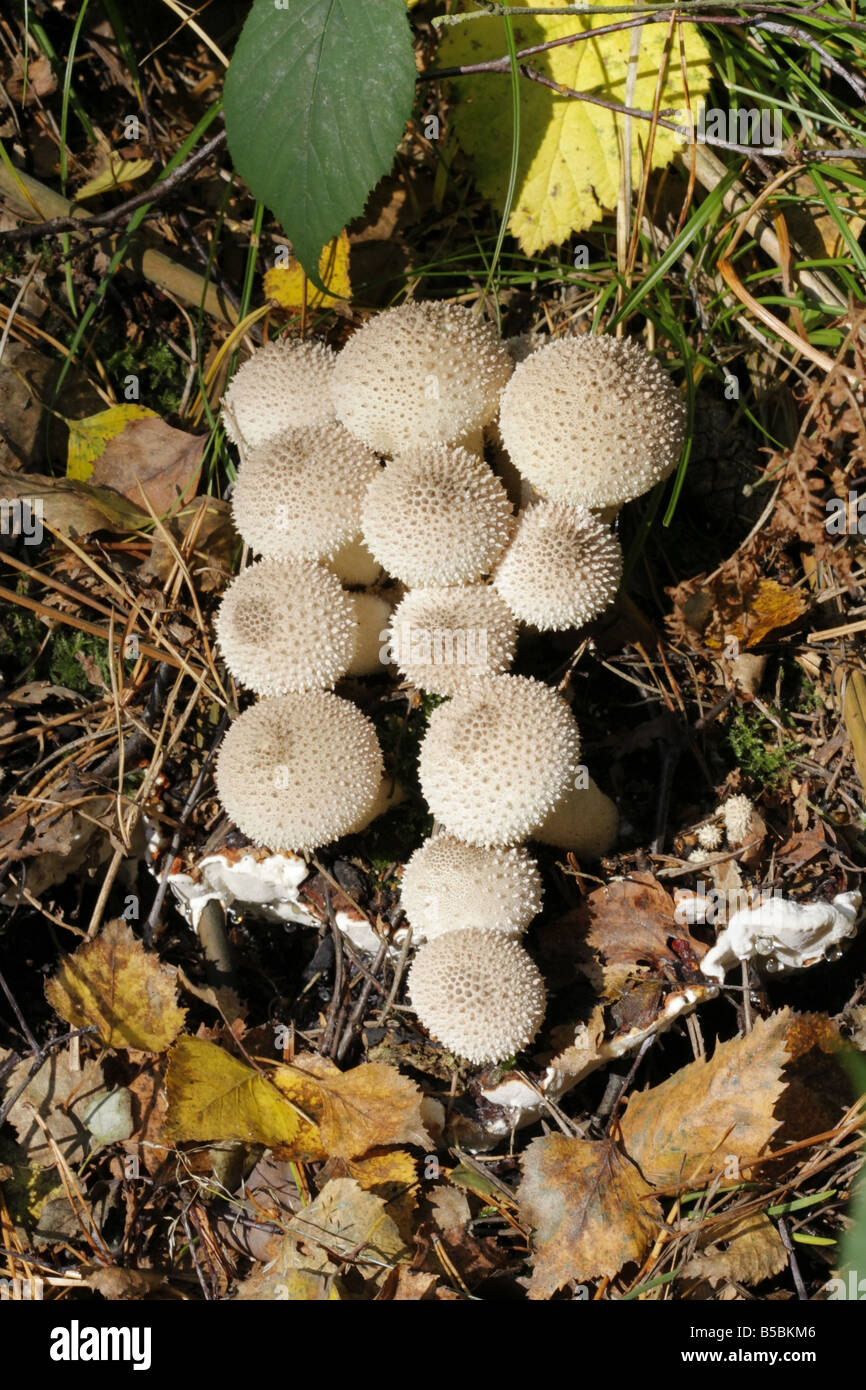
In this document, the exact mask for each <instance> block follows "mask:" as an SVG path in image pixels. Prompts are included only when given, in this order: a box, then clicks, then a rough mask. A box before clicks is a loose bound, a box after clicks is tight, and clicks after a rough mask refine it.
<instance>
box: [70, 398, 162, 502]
mask: <svg viewBox="0 0 866 1390" xmlns="http://www.w3.org/2000/svg"><path fill="white" fill-rule="evenodd" d="M148 416H150V417H151V418H155V417H156V411H155V410H148V408H147V406H144V405H112V406H109V408H108V410H100V412H99V414H98V415H86V416H85V417H84V419H83V420H66V424H67V425H68V426H69V444H68V446H67V450H66V476H67V478H77V480H78V481H79V482H80V483H86V482H87V479H88V478H89V477H90V475H91V473H92V472H93V468H94V465H95V463H96V460H97V459H98V458H100V457H101V455H102V452H103V450H104V448H105V446H106V444H107V443H108V441H109V439H115V438H116V437H117V435H119V434H122V433H123V431H124V430H125V429H126V426H127V425H128V424H129V422H130V420H144V419H146V418H147V417H148ZM64 419H65V417H64Z"/></svg>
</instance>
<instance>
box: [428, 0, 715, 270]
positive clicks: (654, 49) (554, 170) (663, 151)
mask: <svg viewBox="0 0 866 1390" xmlns="http://www.w3.org/2000/svg"><path fill="white" fill-rule="evenodd" d="M529 3H530V4H531V5H532V6H533V7H534V8H538V7H539V6H540V5H541V4H542V3H543V0H529ZM467 8H473V9H474V8H475V4H474V0H473V3H472V5H471V6H467ZM620 19H622V15H621V13H616V12H615V11H614V12H612V14H611V21H612V22H616V21H617V20H620ZM611 21H607V20H606V16H605V15H604V14H593V15H574V16H571V15H569V16H567V17H559V16H555V15H542V14H539V15H537V16H533V15H516V16H515V17H514V19H513V20H512V23H513V26H514V38H515V42H516V45H517V48H518V50H520V49H524V48H528V47H532V46H534V45H536V44H544V43H549V42H550V41H551V40H552V39H559V38H565V37H568V36H569V35H572V34H579V33H581V32H583V33H586V32H589V31H591V30H592V29H593V28H598V27H599V26H601V25H603V24H605V23H606V22H611ZM636 32H639V35H640V48H639V52H638V55H637V58H636V61H635V64H634V67H635V74H636V75H635V80H634V86H633V88H628V91H627V86H628V80H629V52H630V47H631V44H632V36H633V35H634V34H635V33H636ZM681 37H682V45H683V59H682V61H683V63H684V65H685V71H686V76H687V79H688V91H689V102H688V103H687V102H686V100H685V96H684V91H683V77H682V71H681V63H680V35H679V34H678V32H677V30H676V29H675V30H674V33H673V36H672V38H671V39H670V40H668V26H667V24H646V25H643V26H642V27H641V28H640V30H639V31H635V30H634V29H623V30H619V31H618V32H616V33H610V34H604V35H601V36H600V37H599V38H598V39H583V40H580V41H579V42H576V43H573V44H562V45H560V46H558V47H556V48H551V49H548V50H547V51H546V52H544V53H535V54H533V55H532V56H530V57H528V58H527V60H526V61H527V62H528V64H529V65H531V67H532V69H533V70H534V71H536V72H537V73H538V74H539V75H540V76H541V77H542V78H544V79H546V80H549V81H552V82H554V83H556V84H557V86H558V87H560V88H561V87H568V88H570V89H571V90H573V91H579V92H585V93H587V95H588V96H596V97H599V98H601V99H603V100H604V101H608V102H613V103H615V104H617V105H619V106H623V105H626V104H627V105H629V106H630V107H631V108H633V109H638V110H643V111H651V110H652V109H653V106H654V102H655V94H656V84H657V81H658V78H659V73H660V71H661V69H662V65H663V62H664V58H665V53H666V52H667V53H668V66H667V70H666V76H665V82H664V86H663V88H662V92H661V100H660V102H659V109H660V110H661V111H665V110H670V111H673V112H674V113H675V114H674V115H669V116H667V117H666V119H668V120H671V121H674V122H675V123H676V124H677V125H681V124H682V125H685V124H686V120H687V117H686V114H685V112H686V108H687V106H688V107H690V108H691V109H692V110H696V109H697V107H698V104H699V99H700V97H701V96H702V95H703V94H704V93H705V92H706V90H707V87H708V84H709V78H710V72H709V67H708V57H709V55H708V51H707V47H706V45H705V43H704V41H703V39H702V38H701V36H700V34H699V33H698V30H697V27H696V26H695V25H692V24H686V25H683V26H682V27H681ZM635 42H637V40H635ZM506 51H507V46H506V40H505V31H504V27H503V23H502V20H501V19H500V18H499V17H498V16H497V17H492V18H490V19H479V20H469V21H467V22H466V23H465V24H458V25H455V26H454V27H453V28H449V29H448V31H447V33H446V36H445V37H444V39H443V40H442V43H441V45H440V47H439V52H438V55H437V64H436V65H437V67H454V66H458V65H459V66H464V65H466V64H470V63H478V62H481V61H484V60H486V59H496V58H501V57H502V56H503V55H504V54H505V53H506ZM450 90H451V96H452V99H453V100H454V102H455V103H456V104H455V107H454V110H453V117H452V119H453V121H454V125H455V127H456V130H457V136H458V138H459V140H460V143H461V144H462V146H463V148H464V149H465V150H466V151H467V153H468V154H469V155H470V157H471V159H472V161H473V165H474V169H475V177H476V181H477V183H478V186H479V188H480V189H481V191H482V192H483V193H484V194H485V196H486V197H488V198H489V199H490V200H491V201H492V202H493V203H494V204H495V205H496V207H497V208H499V209H500V211H501V210H502V209H503V208H504V206H505V198H506V191H507V188H508V180H509V172H510V168H511V134H512V117H511V76H510V73H509V72H508V71H507V70H506V71H504V72H485V73H479V74H477V75H474V76H468V77H461V78H459V79H458V80H456V81H455V82H454V83H453V84H452V85H451V89H450ZM627 95H628V96H629V101H628V102H627V101H626V97H627ZM631 125H632V136H631V152H632V179H633V184H634V186H635V187H636V186H637V185H638V183H639V180H640V173H641V169H642V167H643V161H644V157H645V154H646V151H647V140H648V137H649V133H650V128H651V127H650V122H649V121H647V120H641V119H639V118H637V117H634V118H633V119H632V123H631ZM623 134H624V119H623V117H622V116H621V115H619V114H615V113H614V112H612V111H609V110H607V109H606V108H604V107H602V106H597V105H594V104H591V103H590V102H589V101H580V100H577V99H575V98H573V97H568V96H563V95H561V94H560V92H559V91H552V90H551V89H550V88H549V87H545V86H543V85H542V83H540V82H536V81H531V80H530V79H528V78H526V77H521V79H520V154H519V160H518V170H517V187H516V193H515V199H514V205H513V208H512V212H511V217H510V220H509V224H508V229H509V231H510V232H511V234H512V235H513V236H515V237H517V239H518V241H519V242H520V245H521V247H522V248H523V250H524V251H526V252H527V253H528V254H530V255H532V254H533V253H535V252H538V251H543V250H544V249H545V247H547V246H559V245H561V243H562V242H564V241H565V240H566V239H567V238H568V237H569V236H570V235H571V234H572V232H580V231H582V230H583V229H584V228H586V227H589V226H591V224H592V223H593V222H595V221H597V220H598V219H599V218H600V217H601V216H602V215H603V213H604V212H605V210H607V209H611V208H613V207H615V206H616V202H617V196H618V192H619V184H620V141H621V139H622V137H623ZM684 145H685V141H684V140H683V139H682V138H681V137H679V136H678V135H677V134H676V133H675V132H674V131H672V130H667V129H665V128H664V127H662V126H657V127H656V131H655V141H654V145H653V152H652V164H653V168H660V167H661V166H663V165H664V164H667V163H668V162H669V161H670V160H671V159H672V158H673V156H674V154H675V153H676V152H677V150H678V149H681V148H684Z"/></svg>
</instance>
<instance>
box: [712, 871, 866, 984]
mask: <svg viewBox="0 0 866 1390" xmlns="http://www.w3.org/2000/svg"><path fill="white" fill-rule="evenodd" d="M761 898H762V900H761V901H760V902H759V903H758V904H757V905H756V906H754V907H748V908H742V909H741V910H740V911H739V912H735V913H734V914H733V916H732V917H731V920H730V921H729V922H728V925H727V926H726V927H725V928H724V930H723V931H722V932H721V934H720V936H719V937H718V939H717V941H716V944H715V945H714V946H713V947H712V948H711V949H710V950H709V951H707V954H706V955H705V956H704V958H703V960H702V961H701V971H702V973H703V974H704V975H707V976H709V978H710V979H712V980H719V981H721V980H723V979H724V978H725V975H726V973H727V972H728V971H729V970H731V969H732V968H733V967H734V966H735V965H737V964H738V962H740V961H748V960H754V961H756V962H757V964H758V965H762V966H763V967H764V969H765V970H768V971H770V972H771V973H777V974H779V973H782V972H784V971H789V970H803V969H806V968H807V967H808V966H810V965H817V964H818V962H819V961H822V960H838V958H839V957H840V956H841V955H842V946H841V943H842V942H843V941H845V940H846V939H847V938H848V937H851V936H854V935H855V934H856V931H857V917H858V915H859V912H860V906H861V903H862V897H861V895H860V893H858V892H857V891H856V890H854V891H853V892H849V893H837V895H836V897H835V898H834V899H833V901H832V902H830V903H799V902H794V901H793V900H792V899H791V898H785V897H782V895H781V894H776V893H774V894H773V896H772V897H770V898H769V901H767V900H766V895H765V894H763V893H762V895H761Z"/></svg>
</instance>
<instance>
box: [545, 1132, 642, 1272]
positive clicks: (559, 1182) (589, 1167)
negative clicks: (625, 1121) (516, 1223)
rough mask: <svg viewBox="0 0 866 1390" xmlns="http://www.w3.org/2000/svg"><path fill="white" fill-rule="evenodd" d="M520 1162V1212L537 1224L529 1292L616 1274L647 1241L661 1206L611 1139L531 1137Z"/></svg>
mask: <svg viewBox="0 0 866 1390" xmlns="http://www.w3.org/2000/svg"><path fill="white" fill-rule="evenodd" d="M522 1167H523V1180H522V1182H521V1184H520V1187H519V1189H518V1199H519V1202H520V1215H521V1218H522V1220H523V1221H525V1222H526V1223H527V1224H528V1225H529V1226H531V1227H532V1228H533V1231H534V1235H533V1241H532V1246H533V1251H534V1265H533V1273H532V1278H531V1281H530V1284H529V1297H530V1298H532V1299H546V1298H550V1297H551V1295H552V1294H554V1293H556V1291H557V1289H561V1288H562V1287H563V1285H565V1284H567V1283H569V1281H570V1280H572V1279H577V1280H584V1279H598V1278H604V1277H609V1278H613V1277H614V1276H615V1275H616V1274H618V1273H619V1271H620V1270H621V1269H622V1267H623V1265H625V1264H627V1263H628V1262H629V1261H637V1260H641V1259H643V1257H644V1256H645V1255H646V1254H647V1252H648V1251H649V1250H650V1249H651V1247H652V1244H653V1241H654V1240H655V1237H656V1234H657V1231H658V1227H659V1224H660V1223H661V1220H662V1216H661V1209H660V1207H659V1205H658V1203H657V1202H655V1201H653V1200H649V1201H648V1200H646V1199H647V1197H648V1194H649V1193H650V1187H649V1184H648V1183H647V1182H645V1180H644V1179H643V1177H642V1176H641V1174H640V1173H639V1172H638V1170H637V1168H636V1167H635V1166H634V1164H633V1163H631V1162H630V1161H629V1159H628V1158H627V1157H625V1156H624V1155H623V1154H622V1153H621V1152H620V1151H619V1149H618V1148H617V1147H616V1145H615V1144H614V1143H613V1142H612V1141H611V1140H609V1139H603V1140H599V1141H597V1142H594V1141H590V1140H586V1139H571V1138H568V1137H567V1136H566V1135H564V1134H548V1135H545V1136H544V1137H543V1138H541V1139H535V1140H533V1142H532V1143H531V1144H530V1145H529V1148H528V1149H527V1151H526V1153H525V1154H524V1156H523V1160H522Z"/></svg>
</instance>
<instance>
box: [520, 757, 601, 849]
mask: <svg viewBox="0 0 866 1390" xmlns="http://www.w3.org/2000/svg"><path fill="white" fill-rule="evenodd" d="M618 834H619V811H618V810H617V808H616V804H615V802H613V801H611V799H610V797H609V796H605V794H604V792H603V791H602V790H601V788H600V787H598V786H596V784H595V782H594V781H593V780H592V778H591V777H589V778H587V781H586V785H585V786H584V785H583V784H580V785H578V786H575V787H569V789H568V790H567V791H566V792H565V794H564V796H561V797H560V799H559V801H558V802H557V803H556V805H555V806H554V808H553V810H552V811H551V813H550V815H549V816H546V817H545V819H544V820H543V821H542V823H541V825H539V826H538V828H537V830H534V831H533V832H532V838H533V840H539V841H540V842H541V844H543V845H555V846H556V847H557V849H566V850H570V851H571V853H572V854H576V855H577V856H578V857H581V856H582V857H583V858H584V859H600V858H601V856H602V855H603V854H609V853H610V851H611V850H612V849H613V847H614V845H615V844H616V837H617V835H618Z"/></svg>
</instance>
